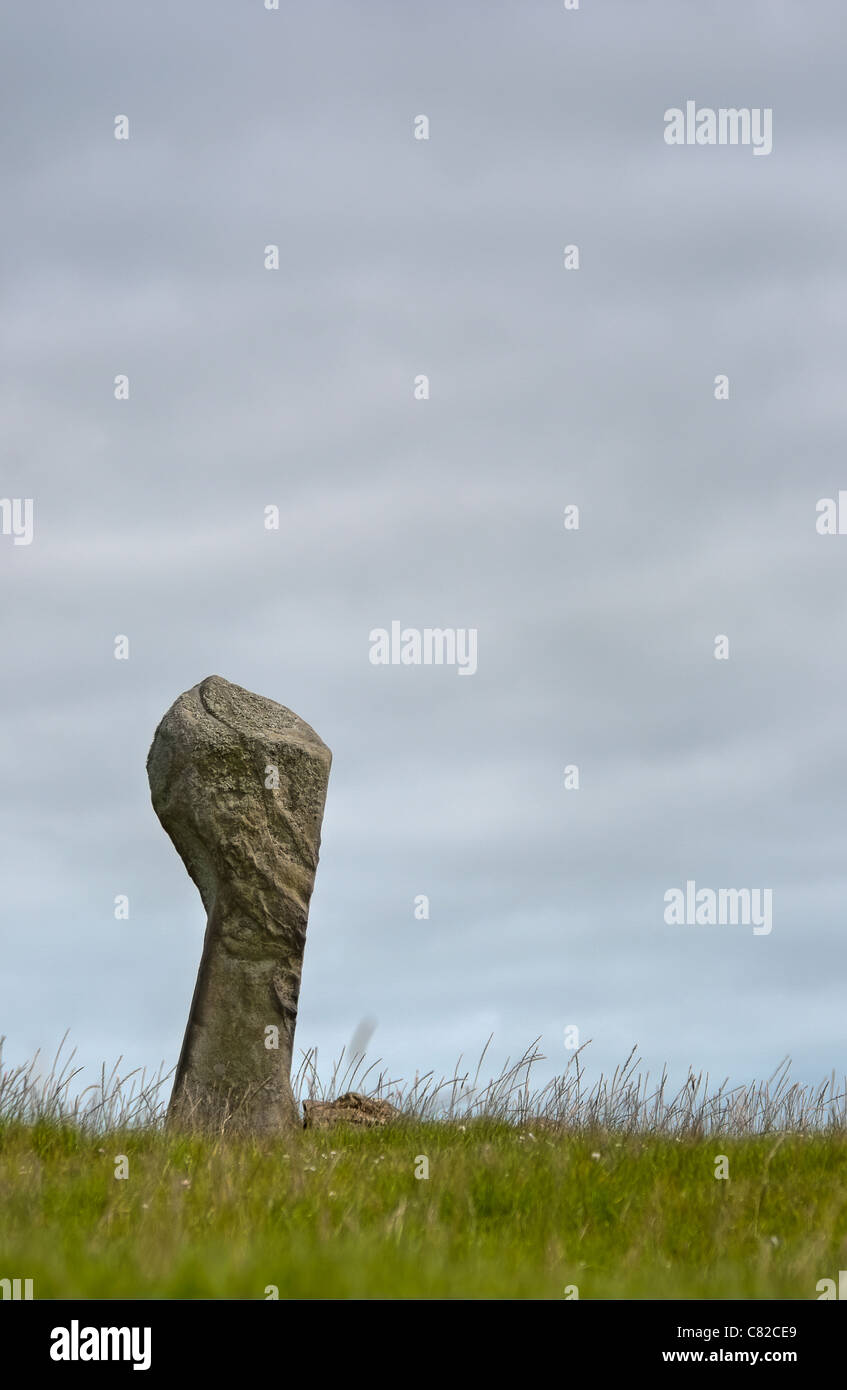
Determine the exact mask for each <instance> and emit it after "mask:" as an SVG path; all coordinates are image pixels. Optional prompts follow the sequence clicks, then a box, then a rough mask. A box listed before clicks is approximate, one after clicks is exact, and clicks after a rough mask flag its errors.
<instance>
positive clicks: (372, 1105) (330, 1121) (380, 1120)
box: [303, 1091, 401, 1129]
mask: <svg viewBox="0 0 847 1390" xmlns="http://www.w3.org/2000/svg"><path fill="white" fill-rule="evenodd" d="M400 1114H401V1112H400V1111H399V1110H398V1109H397V1106H396V1105H392V1104H391V1102H390V1101H387V1100H376V1099H372V1098H371V1097H369V1096H362V1095H360V1094H359V1092H358V1091H348V1092H347V1093H346V1095H343V1096H339V1097H338V1100H304V1101H303V1116H304V1118H303V1128H304V1129H331V1128H332V1126H333V1125H371V1126H372V1125H387V1124H388V1123H389V1122H390V1121H391V1120H399V1118H400Z"/></svg>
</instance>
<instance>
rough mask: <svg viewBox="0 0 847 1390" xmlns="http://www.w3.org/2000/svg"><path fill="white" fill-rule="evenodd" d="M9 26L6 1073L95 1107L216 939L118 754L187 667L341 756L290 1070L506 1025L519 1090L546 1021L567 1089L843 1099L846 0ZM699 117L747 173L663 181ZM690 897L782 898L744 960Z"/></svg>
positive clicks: (501, 1053)
mask: <svg viewBox="0 0 847 1390" xmlns="http://www.w3.org/2000/svg"><path fill="white" fill-rule="evenodd" d="M5 28H6V31H7V37H6V44H5V57H4V60H3V61H4V67H5V73H4V80H3V83H2V86H0V112H1V113H2V119H0V144H2V163H3V171H4V172H3V186H4V216H3V219H2V225H1V226H0V243H1V244H0V251H1V252H2V256H1V257H0V262H1V264H2V271H0V274H1V275H2V300H3V309H2V319H1V320H0V351H1V352H2V387H0V391H2V396H1V397H0V407H2V419H3V427H4V435H5V442H4V449H3V458H2V469H0V495H2V496H4V497H32V498H33V499H34V504H35V539H34V542H33V544H32V545H31V546H29V547H23V546H13V545H12V542H11V539H10V538H9V537H0V582H1V583H2V595H3V602H2V613H0V632H1V633H2V644H3V662H2V708H3V719H2V723H0V776H2V788H3V796H2V822H0V829H2V850H1V851H0V853H2V862H0V872H1V873H2V895H0V904H2V905H1V906H0V913H2V962H3V968H2V983H1V984H0V1033H4V1034H6V1037H7V1041H6V1044H5V1049H4V1059H5V1061H6V1062H7V1063H8V1062H15V1061H20V1060H23V1059H24V1058H25V1057H27V1056H28V1055H29V1054H31V1052H32V1051H34V1050H35V1048H37V1047H42V1048H44V1049H45V1051H50V1050H51V1049H52V1048H55V1046H56V1044H57V1043H58V1041H59V1039H60V1037H61V1036H62V1034H63V1033H64V1032H65V1030H66V1029H70V1038H71V1041H72V1042H73V1043H74V1044H75V1045H76V1046H77V1049H78V1059H79V1060H80V1061H81V1062H82V1063H83V1064H84V1065H85V1066H86V1073H85V1076H86V1077H87V1079H89V1080H94V1079H95V1074H96V1073H97V1072H98V1071H99V1066H100V1063H101V1061H104V1060H105V1061H107V1062H108V1063H109V1064H111V1062H113V1061H114V1060H115V1059H116V1058H117V1057H118V1055H119V1054H123V1056H124V1058H125V1063H124V1065H125V1066H136V1065H138V1066H140V1065H147V1066H152V1067H153V1068H154V1069H155V1068H156V1067H157V1066H158V1065H159V1063H160V1062H161V1061H164V1062H165V1063H166V1065H168V1066H170V1065H173V1063H174V1062H175V1061H176V1058H177V1054H178V1051H179V1047H180V1043H181V1040H182V1034H183V1030H184V1027H185V1022H186V1018H187V1013H188V1007H189V1003H190V1000H191V993H192V989H193V985H194V979H195V974H196V969H197V964H198V961H199V957H200V949H201V943H202V936H203V929H204V914H203V911H202V907H201V903H200V899H199V895H198V894H197V892H196V890H195V888H194V887H193V885H192V884H191V882H190V880H189V879H188V876H187V874H186V873H185V870H184V868H183V866H182V863H181V861H180V860H179V859H178V857H177V855H176V853H175V851H174V849H173V848H172V846H171V844H170V842H169V840H168V839H167V837H166V836H165V834H164V831H163V830H162V829H161V827H160V825H159V823H158V821H157V819H156V817H155V815H154V813H153V811H152V808H151V805H150V798H149V790H148V786H147V779H146V773H145V759H146V755H147V750H148V747H149V744H150V741H151V738H152V735H153V731H154V729H155V727H156V724H157V722H158V720H159V719H160V717H161V716H162V714H163V713H164V712H165V710H166V709H167V708H168V706H169V705H170V704H171V703H172V702H173V700H174V699H175V698H176V697H177V696H178V695H179V694H180V693H181V692H182V691H184V690H186V689H187V688H189V687H190V686H192V685H194V684H196V683H197V682H198V681H199V680H201V679H202V678H203V677H205V676H207V675H210V674H219V675H222V676H224V677H226V678H227V679H229V680H231V681H235V682H237V683H238V684H240V685H243V686H246V687H248V688H249V689H251V690H254V691H257V692H259V693H260V694H262V695H266V696H269V697H271V698H273V699H276V700H278V701H280V702H281V703H283V704H286V705H289V706H290V707H291V708H292V709H294V710H295V711H296V712H297V713H298V714H299V715H301V716H302V717H303V718H304V719H306V720H307V721H308V722H309V723H310V724H312V725H313V726H314V728H315V729H316V730H317V731H318V733H319V734H320V735H321V737H322V738H323V739H324V740H325V741H326V742H327V743H328V744H329V746H330V747H331V749H332V750H333V754H334V764H333V771H332V776H331V780H330V789H329V798H328V804H327V812H326V817H325V821H324V831H323V842H322V851H321V863H320V868H319V871H318V879H317V887H316V890H315V894H314V897H313V900H312V911H311V921H310V928H309V939H308V945H307V951H306V961H305V968H304V977H303V988H302V995H301V1008H300V1017H299V1024H298V1034H297V1041H298V1044H299V1045H300V1046H301V1047H306V1046H311V1045H318V1047H319V1052H320V1056H321V1058H322V1062H323V1064H324V1068H325V1067H326V1066H328V1064H329V1061H330V1059H331V1058H332V1057H334V1056H336V1055H337V1053H338V1052H339V1051H340V1048H341V1047H342V1046H343V1045H344V1044H345V1043H348V1042H349V1040H350V1038H351V1035H352V1034H353V1031H354V1029H355V1027H356V1025H357V1024H358V1023H359V1021H360V1020H361V1019H363V1018H365V1017H370V1018H373V1019H375V1020H376V1022H377V1028H376V1032H375V1034H374V1036H373V1040H372V1043H371V1045H370V1048H369V1056H380V1057H382V1058H383V1059H384V1061H385V1064H386V1066H387V1067H388V1068H389V1070H390V1071H391V1073H392V1074H393V1075H394V1076H409V1075H411V1074H413V1073H414V1072H415V1071H416V1070H420V1071H424V1070H426V1069H428V1068H429V1067H434V1068H435V1069H436V1070H437V1071H439V1072H442V1071H446V1070H450V1069H451V1068H452V1066H453V1064H454V1062H455V1060H456V1058H457V1056H458V1055H459V1053H462V1052H463V1053H465V1054H466V1055H467V1056H468V1057H471V1058H474V1059H475V1058H476V1055H477V1054H478V1052H479V1051H480V1049H481V1047H482V1045H483V1044H484V1042H485V1040H486V1038H487V1037H488V1035H489V1033H492V1032H493V1033H494V1045H493V1053H492V1060H493V1065H494V1068H495V1069H497V1068H498V1067H499V1064H500V1062H501V1061H502V1060H503V1059H504V1058H505V1057H506V1056H507V1055H511V1056H512V1057H514V1056H515V1055H517V1054H518V1053H520V1051H521V1050H522V1049H523V1048H524V1046H525V1045H527V1044H528V1043H529V1042H531V1041H532V1039H534V1038H535V1037H536V1036H538V1035H539V1034H540V1035H542V1039H543V1048H544V1052H545V1055H546V1057H547V1059H548V1060H547V1062H546V1063H545V1064H544V1066H543V1067H542V1068H540V1070H539V1078H540V1079H544V1077H546V1076H549V1075H551V1074H552V1073H553V1072H555V1071H559V1070H561V1069H563V1067H564V1066H565V1064H566V1062H567V1060H568V1056H569V1054H568V1053H567V1052H566V1051H565V1048H564V1046H563V1030H564V1028H565V1026H566V1025H568V1024H576V1025H578V1027H579V1029H580V1034H581V1038H582V1040H585V1039H588V1038H592V1039H593V1042H592V1043H591V1046H590V1047H589V1048H588V1050H587V1054H584V1056H585V1060H586V1062H587V1063H588V1067H589V1075H590V1076H596V1075H597V1074H598V1073H599V1071H600V1070H601V1069H602V1068H613V1067H614V1066H615V1064H616V1063H618V1062H620V1061H622V1060H623V1058H624V1057H625V1056H626V1054H627V1053H628V1052H629V1050H630V1048H631V1046H632V1045H633V1044H634V1043H637V1044H638V1047H639V1052H640V1055H641V1056H642V1057H643V1058H644V1060H645V1065H648V1066H649V1067H650V1068H651V1070H653V1071H656V1070H660V1069H661V1066H662V1064H663V1063H664V1062H668V1063H669V1064H670V1066H671V1068H672V1071H673V1072H674V1075H680V1074H681V1076H684V1073H685V1070H686V1068H687V1066H688V1064H689V1063H691V1064H692V1065H694V1066H695V1068H697V1069H698V1070H699V1069H703V1070H709V1071H710V1072H711V1073H712V1074H713V1075H714V1076H715V1077H718V1078H719V1079H722V1078H723V1076H724V1075H727V1074H728V1075H729V1076H730V1077H731V1078H732V1079H733V1080H734V1081H744V1080H749V1079H751V1078H753V1077H764V1076H767V1075H769V1074H770V1072H771V1071H772V1070H773V1068H774V1067H775V1066H776V1064H777V1063H778V1062H779V1061H780V1059H781V1058H782V1057H783V1056H784V1055H786V1054H787V1053H790V1054H791V1055H792V1057H793V1058H794V1073H795V1075H796V1076H797V1078H798V1079H800V1080H808V1081H816V1080H821V1079H823V1078H824V1077H825V1076H826V1075H828V1074H829V1072H830V1070H831V1069H832V1068H833V1067H835V1068H836V1069H837V1070H840V1071H842V1072H843V1071H844V1070H845V1069H847V1049H845V1025H844V992H845V979H846V978H847V951H845V925H847V920H846V919H847V844H845V812H847V807H846V806H845V788H846V787H847V744H845V738H844V732H843V730H844V717H845V716H844V694H843V692H844V689H845V685H847V660H846V659H845V654H844V619H845V613H844V585H845V564H847V538H838V537H835V538H832V537H820V536H818V535H817V534H816V531H815V505H816V502H817V499H818V498H821V497H824V496H835V495H836V494H837V492H838V489H839V488H843V487H847V463H845V457H844V428H845V416H846V415H847V397H845V392H844V351H843V342H844V321H845V307H846V306H847V279H846V278H845V269H844V259H843V249H844V245H843V244H844V236H843V231H844V225H845V203H847V192H845V187H844V180H843V177H842V175H843V167H844V166H843V150H844V117H843V62H844V39H845V20H844V14H843V7H842V5H841V4H840V3H838V0H832V3H824V2H823V0H818V3H814V4H806V5H803V6H801V5H797V4H794V3H778V2H777V0H771V2H770V3H761V4H756V3H747V4H745V5H744V6H739V5H738V3H737V0H717V3H716V2H715V0H712V3H710V4H709V5H703V4H702V3H700V0H698V2H697V3H694V0H690V2H689V3H680V0H675V2H674V3H671V0H665V2H664V3H650V2H649V0H647V3H641V4H638V5H634V4H632V3H631V0H620V3H600V0H583V3H582V6H581V8H580V10H579V11H578V12H566V11H564V9H563V7H562V5H561V4H558V3H556V2H555V0H543V3H542V2H541V0H513V3H504V2H503V0H494V3H491V0H487V2H486V3H485V4H482V3H481V0H473V3H470V0H461V2H460V3H455V2H454V0H450V3H448V0H440V2H436V3H430V4H426V5H419V4H411V3H408V0H407V2H406V3H397V0H390V2H389V0H368V3H358V4H356V5H350V4H345V3H341V0H333V3H320V0H318V2H317V3H315V0H311V2H310V3H309V4H305V3H303V4H296V5H295V4H286V3H285V0H283V7H282V9H281V10H280V11H279V12H267V11H265V10H264V9H263V6H262V3H261V0H250V3H244V2H243V0H242V3H235V0H232V3H221V2H220V0H211V3H210V0H203V2H202V3H200V2H199V0H192V2H191V3H182V4H180V5H179V6H170V5H165V4H161V3H160V4H158V5H146V6H137V5H131V4H128V3H120V4H115V3H114V0H110V3H96V4H95V3H90V2H89V0H83V2H81V3H78V4H76V5H74V6H73V7H63V6H50V7H47V8H45V7H43V6H35V7H25V6H23V5H19V6H17V7H16V9H15V11H14V12H10V13H9V14H8V15H7V17H6V19H5ZM688 99H693V100H695V101H696V102H697V103H698V105H701V106H711V107H715V108H717V107H719V106H721V105H724V106H747V107H757V106H760V107H765V106H769V107H771V108H772V109H773V141H774V148H773V152H772V153H771V154H770V155H769V156H766V157H757V156H754V155H753V153H752V150H751V149H750V148H741V147H739V148H734V149H733V148H726V147H724V148H714V147H712V148H709V147H705V148H696V147H695V148H675V147H669V146H667V145H666V144H665V143H664V140H663V132H664V122H663V115H664V111H665V109H666V108H668V107H672V106H680V107H682V106H684V104H685V102H686V100H688ZM118 113H122V114H126V115H127V116H128V117H129V120H130V132H131V138H130V140H129V141H128V142H119V141H116V140H115V139H114V138H113V133H112V132H113V124H114V118H115V116H116V115H117V114H118ZM421 113H424V114H426V115H427V116H428V117H429V119H430V122H431V138H430V140H429V141H428V142H421V141H416V140H414V139H413V134H412V130H413V120H414V117H415V116H416V115H418V114H421ZM268 243H277V244H278V245H279V247H280V256H281V268H280V270H279V271H278V272H276V273H273V272H268V271H266V270H265V269H264V268H263V251H264V247H265V245H266V244H268ZM568 243H576V244H578V245H579V248H580V256H581V268H580V270H579V271H578V272H566V271H565V270H564V269H563V267H562V250H563V247H564V246H565V245H566V244H568ZM121 372H125V373H127V374H128V375H129V377H130V387H131V398H130V400H129V401H128V402H123V403H119V402H117V401H115V399H114V397H113V381H114V377H115V375H116V374H118V373H121ZM721 372H724V373H727V374H728V375H729V377H730V391H731V396H730V400H729V401H728V402H717V401H716V400H715V399H714V396H713V383H714V377H715V375H716V374H718V373H721ZM418 373H426V374H428V375H429V377H430V380H431V393H432V394H431V399H430V400H429V401H428V402H418V401H415V400H414V399H413V394H412V391H413V379H414V377H415V376H416V375H417V374H418ZM573 502H575V503H577V504H578V505H579V507H580V509H581V527H580V530H579V532H578V533H573V532H566V531H565V530H564V528H563V524H562V514H563V508H564V507H565V506H566V505H567V504H568V503H573ZM271 503H275V504H276V505H278V506H279V508H280V512H281V525H280V530H279V531H278V532H268V531H266V530H265V529H264V508H265V506H267V505H268V504H271ZM393 619H397V620H399V621H401V622H402V623H403V624H404V625H408V626H417V627H424V626H441V627H476V628H477V629H478V632H479V669H478V672H477V674H476V675H475V676H473V677H472V678H465V677H462V678H460V677H458V675H457V672H456V671H455V669H450V668H441V669H427V668H414V667H412V668H405V667H385V668H382V667H374V666H372V665H371V664H370V663H369V660H368V651H369V642H368V634H369V632H370V630H371V629H372V628H374V627H381V626H385V627H387V626H389V624H390V623H391V621H392V620H393ZM119 633H124V634H127V635H128V636H129V638H130V643H131V657H130V660H129V661H124V662H121V661H116V660H114V658H113V645H114V639H115V636H116V634H119ZM717 633H725V634H727V635H728V636H729V639H730V660H729V661H728V662H717V661H715V660H714V657H713V645H714V638H715V635H716V634H717ZM568 763H576V764H578V765H579V769H580V779H581V789H580V790H579V791H578V792H567V791H565V790H564V786H563V770H564V767H565V765H566V764H568ZM687 878H693V879H695V881H696V882H697V884H698V886H708V887H713V888H718V887H771V888H772V889H773V894H774V925H773V931H772V933H771V935H770V936H758V937H757V936H754V935H753V933H752V930H751V929H750V928H744V927H740V926H738V927H669V926H666V925H665V923H664V920H663V909H664V903H663V896H664V893H665V891H666V890H667V889H668V888H672V887H681V886H682V885H683V884H684V882H685V880H686V879H687ZM120 893H125V894H128V895H129V898H130V911H131V916H130V920H129V921H128V922H120V921H115V919H114V915H113V912H114V898H115V895H116V894H120ZM422 893H425V894H428V895H429V897H430V900H431V916H430V920H429V921H427V922H421V921H416V920H415V918H414V915H413V900H414V897H415V895H416V894H422Z"/></svg>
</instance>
